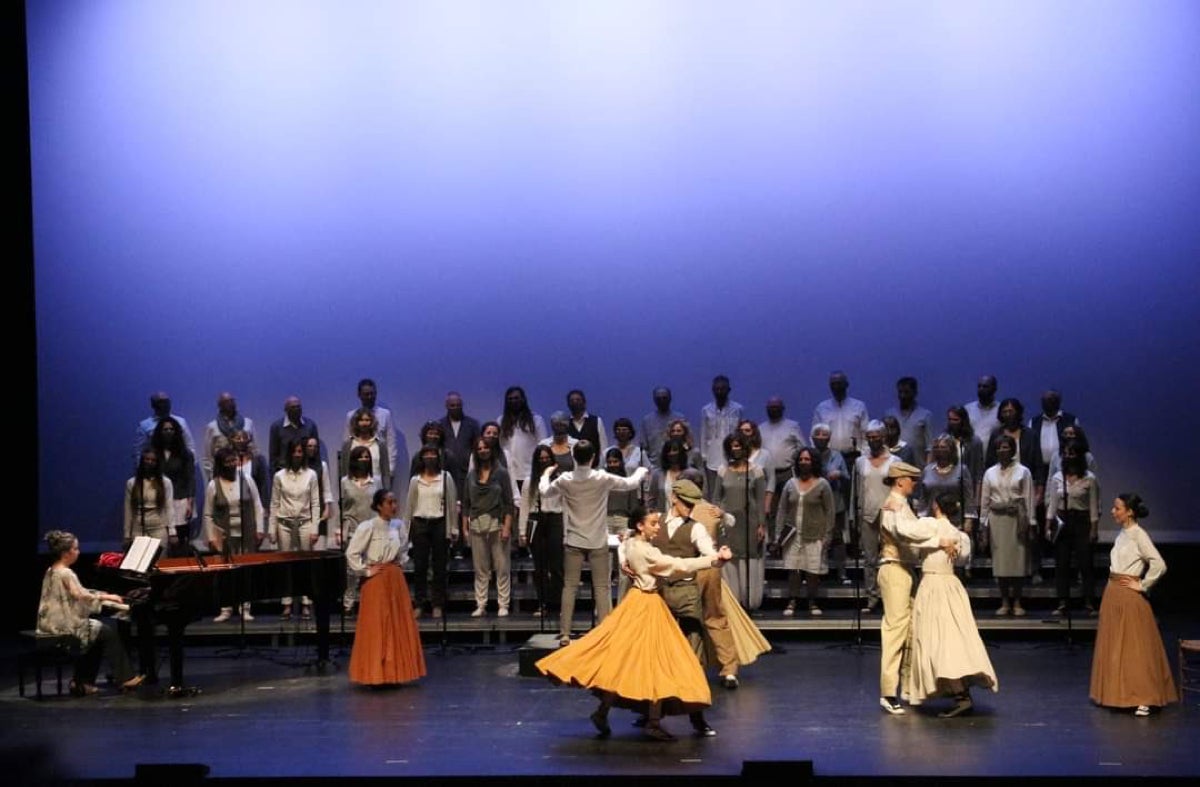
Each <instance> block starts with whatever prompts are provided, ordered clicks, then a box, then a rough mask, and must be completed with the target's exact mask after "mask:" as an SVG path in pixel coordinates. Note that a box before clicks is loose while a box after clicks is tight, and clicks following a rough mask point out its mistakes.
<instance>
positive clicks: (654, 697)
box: [534, 589, 712, 715]
mask: <svg viewBox="0 0 1200 787" xmlns="http://www.w3.org/2000/svg"><path fill="white" fill-rule="evenodd" d="M534 666H536V667H537V669H538V671H540V672H541V673H542V674H543V675H546V676H547V677H548V678H550V680H552V681H554V682H555V683H562V684H567V685H569V686H579V687H582V688H585V689H590V690H591V691H592V692H593V693H595V694H598V695H607V694H612V695H614V697H613V704H614V705H617V706H618V707H624V708H630V709H633V710H638V711H644V710H645V708H646V707H647V706H648V705H649V703H651V702H661V703H662V712H663V714H664V715H668V714H680V713H690V712H692V711H697V710H700V709H702V708H706V707H708V706H709V705H711V704H712V693H711V692H710V691H709V688H708V681H707V679H706V678H705V676H704V670H703V669H702V668H701V667H700V662H699V660H698V659H697V658H696V654H695V653H694V652H693V651H692V648H691V646H690V645H689V644H688V641H687V640H686V639H685V638H684V636H683V633H682V632H681V631H680V630H679V624H678V623H676V622H675V618H673V617H672V616H671V612H670V610H668V609H667V605H666V602H664V601H663V600H662V597H661V596H659V595H658V593H656V592H646V591H642V590H637V589H630V591H629V593H627V594H626V596H625V598H624V599H622V600H621V603H620V604H618V605H617V607H616V609H614V610H613V612H612V614H610V615H609V616H608V617H606V618H605V619H604V622H602V623H601V624H600V625H599V626H597V627H596V628H594V629H592V630H591V631H589V632H588V633H587V634H586V635H584V636H583V637H582V638H580V639H578V640H576V641H574V642H572V643H571V644H570V645H567V646H566V647H564V648H559V649H558V650H557V651H555V652H554V653H552V654H550V655H549V656H546V657H545V658H544V659H541V660H540V661H538V662H537V664H535V665H534Z"/></svg>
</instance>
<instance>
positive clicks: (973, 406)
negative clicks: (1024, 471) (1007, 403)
mask: <svg viewBox="0 0 1200 787" xmlns="http://www.w3.org/2000/svg"><path fill="white" fill-rule="evenodd" d="M998 388H999V385H998V383H997V382H996V376H995V375H992V374H985V375H983V376H982V377H980V378H979V382H977V383H976V384H975V391H976V393H977V394H978V395H979V398H978V399H976V400H975V401H973V402H967V403H966V404H965V405H964V407H965V408H966V411H967V417H969V418H970V419H971V431H973V432H975V436H976V437H978V438H979V441H980V442H981V443H983V445H984V447H987V445H988V443H989V441H991V439H992V433H993V432H995V431H996V430H997V429H999V428H1000V403H999V402H997V401H996V390H997V389H998Z"/></svg>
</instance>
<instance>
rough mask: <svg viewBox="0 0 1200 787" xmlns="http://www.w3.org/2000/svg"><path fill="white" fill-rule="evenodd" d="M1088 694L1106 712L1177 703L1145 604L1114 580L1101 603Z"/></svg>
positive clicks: (1168, 667)
mask: <svg viewBox="0 0 1200 787" xmlns="http://www.w3.org/2000/svg"><path fill="white" fill-rule="evenodd" d="M1114 576H1115V575H1114ZM1089 693H1090V695H1091V698H1092V702H1095V703H1096V704H1097V705H1105V706H1108V707H1110V708H1133V707H1136V706H1138V705H1150V706H1153V707H1162V706H1163V705H1166V704H1167V703H1170V702H1175V701H1176V700H1178V699H1179V694H1178V692H1176V690H1175V679H1174V678H1173V677H1172V676H1171V665H1170V663H1169V662H1168V661H1167V651H1166V649H1165V648H1163V642H1162V635H1161V634H1159V632H1158V624H1157V623H1156V622H1155V621H1154V612H1153V610H1151V609H1150V602H1148V601H1146V598H1145V597H1144V596H1143V595H1142V594H1141V593H1139V592H1137V591H1136V590H1130V589H1129V588H1127V587H1123V586H1122V585H1120V584H1118V583H1117V582H1115V581H1110V582H1109V583H1108V585H1107V586H1106V587H1105V588H1104V598H1103V599H1102V600H1101V602H1100V625H1099V627H1098V628H1097V629H1096V650H1095V652H1094V653H1093V654H1092V681H1091V691H1090V692H1089Z"/></svg>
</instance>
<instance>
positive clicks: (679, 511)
mask: <svg viewBox="0 0 1200 787" xmlns="http://www.w3.org/2000/svg"><path fill="white" fill-rule="evenodd" d="M701 499H702V495H701V493H700V488H699V487H697V486H696V485H695V484H694V483H692V482H691V481H686V480H682V481H676V482H675V483H674V484H672V485H671V510H670V512H669V513H668V514H667V518H666V522H665V523H664V525H663V527H662V529H661V530H659V531H658V536H657V538H655V539H654V542H653V543H654V546H656V547H658V549H659V550H660V551H661V552H663V553H664V554H667V555H671V556H672V557H681V558H682V557H697V556H699V555H705V556H715V555H716V554H717V551H716V549H715V548H714V547H713V541H712V538H710V537H709V535H708V531H707V530H706V529H705V527H704V525H702V524H701V523H699V522H697V521H696V520H694V519H692V509H693V508H695V506H696V504H697V503H699V502H700V500H701ZM717 579H718V581H719V580H720V574H719V573H718V574H717ZM660 592H661V593H662V597H663V601H665V602H666V603H667V607H668V608H669V609H670V610H671V614H672V615H674V616H675V619H676V620H677V621H678V622H679V627H680V629H682V630H683V633H684V636H686V637H687V640H688V642H689V643H691V646H692V650H693V651H695V653H696V658H698V659H700V663H701V664H704V637H703V636H702V631H703V625H704V624H703V622H702V621H703V612H702V610H701V602H700V589H699V586H698V584H697V582H696V575H695V574H688V575H686V576H683V577H679V578H677V579H672V580H667V581H665V582H663V583H662V585H661V590H660ZM688 718H689V720H690V721H691V723H692V729H693V730H695V731H696V734H697V735H700V736H703V737H706V738H711V737H713V736H714V735H716V734H717V731H716V730H714V729H713V728H712V727H711V726H710V725H709V723H708V722H707V721H706V720H705V718H704V713H703V712H702V711H696V712H695V713H692V714H691V715H690V716H689V717H688Z"/></svg>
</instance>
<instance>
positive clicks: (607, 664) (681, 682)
mask: <svg viewBox="0 0 1200 787" xmlns="http://www.w3.org/2000/svg"><path fill="white" fill-rule="evenodd" d="M661 518H662V515H661V514H659V513H658V512H657V511H649V512H648V511H646V510H645V509H644V508H641V507H638V508H635V509H634V510H633V511H631V512H630V516H629V537H628V538H626V539H625V541H624V542H623V543H622V551H623V553H624V554H623V557H624V560H625V562H626V563H628V565H629V568H630V570H631V571H632V572H633V573H634V574H635V575H636V576H635V577H634V578H633V580H632V582H633V585H632V587H631V588H630V590H629V593H628V594H627V595H626V596H625V598H624V600H622V601H621V603H620V604H618V605H617V607H616V609H615V610H614V611H613V612H612V614H610V615H608V616H606V617H605V618H604V620H603V621H602V622H601V623H600V624H599V625H597V626H596V628H594V629H592V630H591V631H589V632H588V633H587V634H585V635H584V636H583V637H582V638H580V639H578V640H575V641H574V642H571V644H569V645H566V646H564V647H561V648H559V649H558V650H556V651H555V652H554V653H552V654H550V655H549V656H546V657H545V658H544V659H541V660H540V661H538V662H537V664H535V665H534V666H535V667H536V668H537V670H538V671H539V672H541V673H542V674H543V675H545V676H546V677H548V678H550V680H551V681H553V682H554V683H560V684H566V685H568V686H579V687H581V688H585V689H588V690H589V691H591V692H592V693H593V694H595V695H596V696H597V697H599V698H600V706H599V707H598V708H596V710H595V711H594V712H593V713H592V715H591V716H590V718H591V721H592V724H593V726H595V728H596V731H597V732H598V733H599V737H601V738H607V737H609V736H610V735H611V734H612V728H611V727H610V726H609V723H608V712H609V709H610V708H612V707H613V706H614V705H616V706H617V707H620V708H628V709H630V710H634V711H637V712H638V713H641V714H643V715H644V716H645V717H646V722H645V725H644V726H643V729H642V732H643V733H644V734H645V735H646V736H647V737H649V738H653V739H654V740H658V741H669V740H673V739H674V737H675V736H674V735H672V734H671V733H669V732H667V731H666V730H665V729H664V728H663V727H662V726H661V724H660V722H661V719H662V717H663V715H675V714H681V713H694V712H698V711H700V710H703V709H704V708H706V707H708V706H709V705H711V704H712V693H711V691H710V690H709V688H708V680H707V678H705V676H704V668H703V667H702V666H701V665H700V661H699V659H697V658H696V653H695V651H693V650H692V646H691V645H690V644H688V641H687V639H685V638H684V636H683V632H682V631H680V629H679V624H678V623H676V622H675V618H674V617H672V616H671V611H670V609H668V608H667V604H666V602H664V601H663V598H662V596H661V595H660V594H659V592H658V587H659V582H660V580H665V579H670V578H674V577H679V576H682V575H685V574H688V573H690V572H693V571H697V570H700V569H703V568H708V567H710V566H713V567H715V566H719V565H721V564H722V563H724V562H726V561H728V560H730V559H731V558H732V557H733V555H732V553H731V552H730V551H729V547H721V549H720V550H719V551H718V552H717V554H716V555H715V556H713V557H695V558H677V557H671V556H670V555H665V554H663V553H662V552H660V551H659V550H658V548H657V547H655V546H654V545H653V544H652V543H651V542H652V541H653V540H654V537H655V536H656V535H657V534H658V531H659V529H660V528H661V524H660V521H659V520H660V519H661Z"/></svg>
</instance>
